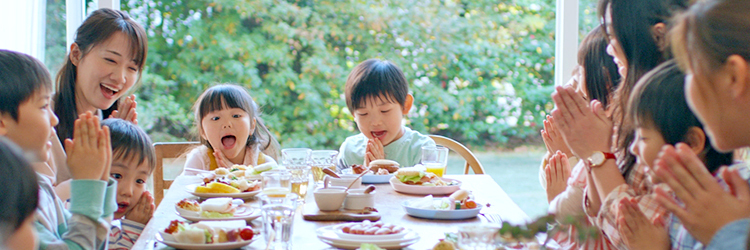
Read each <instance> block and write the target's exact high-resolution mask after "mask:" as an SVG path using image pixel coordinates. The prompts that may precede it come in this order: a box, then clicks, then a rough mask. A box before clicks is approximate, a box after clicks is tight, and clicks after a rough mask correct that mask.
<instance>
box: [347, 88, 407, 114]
mask: <svg viewBox="0 0 750 250" xmlns="http://www.w3.org/2000/svg"><path fill="white" fill-rule="evenodd" d="M380 102H383V103H398V101H396V98H394V97H393V96H391V95H389V94H388V93H387V92H385V91H384V90H380V91H379V92H378V93H367V94H364V95H362V97H361V98H359V100H354V109H355V110H357V109H361V108H364V107H365V106H367V103H372V104H373V105H375V106H377V105H378V104H380Z"/></svg>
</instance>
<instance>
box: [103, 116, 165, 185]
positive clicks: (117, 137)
mask: <svg viewBox="0 0 750 250" xmlns="http://www.w3.org/2000/svg"><path fill="white" fill-rule="evenodd" d="M102 126H107V127H109V135H110V138H111V140H110V141H111V142H112V159H126V160H137V161H138V165H141V164H142V163H143V162H147V163H148V166H149V168H148V169H149V172H151V171H153V170H154V167H156V152H155V151H154V143H153V142H151V138H149V137H148V134H146V132H145V131H143V129H141V128H140V127H138V126H137V125H135V124H133V123H131V122H129V121H125V120H123V119H117V118H109V119H105V120H103V121H102Z"/></svg>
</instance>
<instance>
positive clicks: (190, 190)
mask: <svg viewBox="0 0 750 250" xmlns="http://www.w3.org/2000/svg"><path fill="white" fill-rule="evenodd" d="M198 186H199V185H198V184H191V185H187V186H185V191H187V192H188V193H190V194H192V195H195V196H198V197H201V198H204V199H207V198H217V197H231V198H237V199H250V198H252V197H253V196H255V195H257V194H259V193H260V191H261V190H257V191H252V192H241V193H234V194H227V193H196V192H195V188H196V187H198Z"/></svg>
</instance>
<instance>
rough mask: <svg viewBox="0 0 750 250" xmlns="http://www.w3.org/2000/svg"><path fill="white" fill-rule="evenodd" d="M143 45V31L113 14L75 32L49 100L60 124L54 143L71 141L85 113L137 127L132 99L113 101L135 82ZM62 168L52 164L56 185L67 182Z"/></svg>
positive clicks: (104, 12) (95, 17) (58, 153)
mask: <svg viewBox="0 0 750 250" xmlns="http://www.w3.org/2000/svg"><path fill="white" fill-rule="evenodd" d="M146 39H147V36H146V31H145V30H144V29H143V27H141V25H139V24H138V23H136V22H135V20H133V19H132V18H130V16H129V15H128V14H127V13H125V12H123V11H119V10H112V9H98V10H96V11H94V12H93V13H91V15H89V17H88V18H86V20H84V22H83V24H81V26H80V27H78V29H77V30H76V36H75V42H74V43H73V44H71V45H70V53H69V54H68V56H67V59H66V60H65V64H64V65H63V66H62V68H61V69H60V71H59V72H58V74H57V79H56V81H57V84H56V85H57V91H56V93H55V96H54V97H53V102H54V111H55V114H56V115H57V117H58V118H59V119H60V123H59V124H58V125H57V127H56V130H57V137H58V139H59V141H60V142H62V141H64V140H65V139H68V138H71V137H73V127H74V126H73V124H74V122H75V120H76V119H77V118H78V115H80V114H83V113H85V112H86V111H91V112H92V113H94V114H97V116H99V117H100V118H101V119H104V118H108V117H110V116H113V117H117V118H122V119H125V120H128V121H131V122H133V123H137V114H136V112H135V107H136V103H135V96H129V97H127V98H125V99H124V100H123V101H122V102H119V101H117V100H118V99H120V98H121V97H123V96H124V95H125V94H126V93H128V91H130V90H131V89H132V87H133V86H134V85H135V84H136V83H137V82H138V81H139V80H140V78H141V73H142V72H143V67H144V64H145V61H146V55H147V51H148V42H147V41H146ZM118 103H119V104H118ZM53 143H55V144H56V145H55V146H54V148H53V154H54V155H55V159H61V158H64V156H62V155H63V154H62V145H60V144H57V143H56V142H53ZM63 162H64V160H63ZM63 162H61V161H60V160H56V162H55V164H56V165H57V181H58V183H59V182H62V181H65V180H68V179H70V174H69V173H68V171H67V168H66V167H64V163H63Z"/></svg>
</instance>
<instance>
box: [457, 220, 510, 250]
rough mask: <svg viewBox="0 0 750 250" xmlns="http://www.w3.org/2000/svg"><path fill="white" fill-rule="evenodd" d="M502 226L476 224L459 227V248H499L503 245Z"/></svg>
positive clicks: (479, 249) (476, 249)
mask: <svg viewBox="0 0 750 250" xmlns="http://www.w3.org/2000/svg"><path fill="white" fill-rule="evenodd" d="M499 230H500V227H499V226H494V225H484V224H474V225H467V226H463V227H461V228H459V229H458V242H457V243H458V248H459V249H475V250H484V249H492V250H494V249H498V247H501V246H502V240H501V238H500V231H499Z"/></svg>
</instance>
